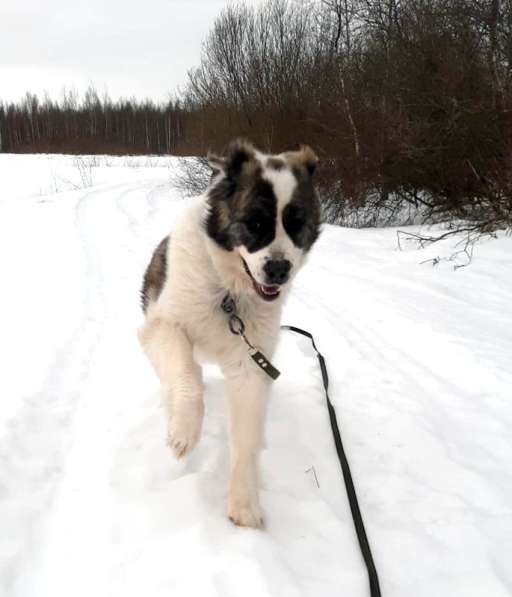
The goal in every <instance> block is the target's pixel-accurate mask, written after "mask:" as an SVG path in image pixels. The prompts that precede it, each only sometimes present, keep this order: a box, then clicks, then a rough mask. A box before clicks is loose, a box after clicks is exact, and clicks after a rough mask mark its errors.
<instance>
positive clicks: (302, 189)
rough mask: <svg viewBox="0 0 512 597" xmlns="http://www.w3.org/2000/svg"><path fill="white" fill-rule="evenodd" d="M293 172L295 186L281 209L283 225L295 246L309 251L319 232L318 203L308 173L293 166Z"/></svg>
mask: <svg viewBox="0 0 512 597" xmlns="http://www.w3.org/2000/svg"><path fill="white" fill-rule="evenodd" d="M293 174H294V175H295V178H296V179H297V187H296V188H295V190H294V192H293V195H292V198H291V200H290V202H289V203H288V204H287V205H286V206H285V208H284V210H283V226H284V229H285V230H286V233H287V234H288V236H289V237H290V238H291V239H292V241H293V244H294V245H295V246H296V247H299V248H301V249H304V250H305V251H309V249H310V248H311V246H312V245H313V243H314V242H315V241H316V239H317V238H318V235H319V233H320V204H319V201H318V197H317V195H316V192H315V189H314V187H313V182H312V180H311V176H310V175H309V173H308V174H306V173H305V172H303V171H301V170H299V169H297V168H294V169H293Z"/></svg>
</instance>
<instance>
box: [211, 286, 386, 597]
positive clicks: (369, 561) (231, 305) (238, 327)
mask: <svg viewBox="0 0 512 597" xmlns="http://www.w3.org/2000/svg"><path fill="white" fill-rule="evenodd" d="M221 309H222V310H223V311H224V313H225V314H226V315H227V317H228V325H229V329H230V331H231V333H232V334H235V335H237V336H240V338H241V339H242V340H243V341H244V342H245V344H246V346H247V348H248V352H249V355H250V356H251V358H252V360H253V361H254V362H255V363H256V365H257V366H258V367H259V368H260V369H261V370H262V371H264V372H265V373H266V374H267V375H268V376H269V377H270V378H271V379H273V380H276V379H277V378H278V377H279V375H280V372H279V371H278V370H277V369H276V368H275V367H274V366H273V365H272V363H271V362H270V361H269V360H268V359H267V357H266V356H265V355H264V354H263V353H261V352H260V351H259V350H258V349H257V348H256V347H254V346H253V345H252V344H251V342H250V341H249V340H248V338H247V336H246V335H245V324H244V322H243V321H242V319H240V317H239V316H238V314H237V308H236V302H235V300H234V299H233V297H232V296H231V295H230V294H229V293H228V294H226V296H225V297H224V299H223V300H222V304H221ZM281 329H282V330H289V331H290V332H295V333H296V334H300V335H301V336H305V337H306V338H309V339H310V340H311V344H312V345H313V348H314V350H315V352H316V356H317V358H318V363H319V365H320V371H321V372H322V381H323V384H324V390H325V400H326V402H327V410H328V411H329V419H330V421H331V429H332V435H333V438H334V445H335V447H336V452H337V454H338V460H339V461H340V466H341V470H342V472H343V479H344V480H345V489H346V491H347V497H348V502H349V504H350V511H351V512H352V520H353V522H354V527H355V530H356V534H357V540H358V541H359V547H360V549H361V554H362V556H363V559H364V563H365V564H366V569H367V571H368V580H369V583H370V596H371V597H381V593H380V586H379V577H378V575H377V569H376V567H375V563H374V561H373V556H372V552H371V549H370V544H369V542H368V537H367V536H366V530H365V528H364V523H363V517H362V516H361V510H360V508H359V502H358V501H357V494H356V490H355V487H354V482H353V480H352V474H351V472H350V467H349V464H348V460H347V456H346V454H345V449H344V448H343V442H342V441H341V434H340V429H339V427H338V420H337V418H336V411H335V410H334V406H333V405H332V402H331V399H330V398H329V375H328V374H327V365H326V364H325V359H324V357H323V355H322V354H321V352H320V351H319V350H318V348H317V347H316V344H315V339H314V338H313V335H312V334H310V333H309V332H306V331H305V330H302V329H300V328H297V327H295V326H293V325H282V326H281Z"/></svg>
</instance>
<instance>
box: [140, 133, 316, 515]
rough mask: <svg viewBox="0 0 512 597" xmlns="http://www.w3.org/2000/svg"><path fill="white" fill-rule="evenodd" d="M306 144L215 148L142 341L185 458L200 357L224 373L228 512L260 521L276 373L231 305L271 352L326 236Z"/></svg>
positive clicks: (157, 271) (161, 264) (156, 275)
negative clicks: (298, 279) (271, 150)
mask: <svg viewBox="0 0 512 597" xmlns="http://www.w3.org/2000/svg"><path fill="white" fill-rule="evenodd" d="M317 161H318V159H317V157H316V155H315V154H314V152H313V151H312V150H311V149H310V148H309V147H306V146H302V147H301V148H300V149H299V150H297V151H289V152H286V153H281V154H278V155H266V154H263V153H261V152H259V151H258V150H257V149H256V148H255V147H254V146H252V145H251V144H250V143H248V142H246V141H235V142H233V143H232V144H231V145H230V147H229V149H228V152H227V155H226V157H225V158H220V157H217V156H209V162H210V166H211V167H212V170H213V175H212V179H211V182H210V185H209V187H208V189H207V190H206V192H205V193H204V195H202V196H200V197H198V198H197V199H195V200H193V204H192V205H191V206H190V208H189V209H187V210H186V212H185V214H184V215H183V216H182V217H181V218H180V220H179V221H178V222H177V223H176V226H175V227H174V230H173V232H172V236H168V237H166V238H165V239H164V240H163V241H162V242H161V243H160V245H159V246H158V247H157V249H156V250H155V252H154V253H153V257H152V259H151V262H150V264H149V266H148V268H147V270H146V274H145V276H144V285H143V288H142V303H143V309H144V312H145V315H146V319H145V322H144V324H143V326H142V327H141V329H140V331H139V339H140V342H141V345H142V347H143V349H144V351H145V353H146V355H147V356H148V358H149V360H150V361H151V363H152V365H153V367H154V369H155V371H156V373H157V375H158V377H159V378H160V382H161V386H162V394H163V400H164V403H165V405H166V406H167V407H168V417H169V427H168V443H169V446H170V447H171V449H172V451H173V452H174V454H175V455H176V456H177V457H178V458H180V457H182V456H184V455H185V454H187V453H188V452H189V451H190V450H191V449H192V448H193V447H194V445H195V444H196V443H197V441H198V439H199V436H200V432H201V425H202V418H203V411H204V406H203V387H202V378H201V368H200V366H199V364H198V363H199V362H201V360H202V359H203V358H206V359H208V360H213V361H214V362H216V363H217V364H218V365H219V366H220V367H221V369H222V372H223V375H224V377H225V383H226V393H227V404H228V411H229V437H230V452H231V474H230V483H229V495H228V505H227V510H228V516H229V517H230V518H231V520H233V522H235V523H236V524H238V525H243V526H249V527H259V526H261V525H262V522H263V519H262V513H261V509H260V506H259V500H258V488H257V457H258V451H259V448H260V443H261V438H262V428H263V423H264V418H265V410H266V402H267V396H268V392H269V385H270V383H271V379H270V377H269V376H268V375H267V374H266V373H265V372H264V371H263V370H262V369H260V368H259V367H258V365H257V364H256V363H255V362H254V361H253V360H252V359H251V357H250V355H249V353H248V351H247V346H246V345H245V344H244V342H243V341H242V340H241V338H240V337H239V336H237V335H234V334H233V333H232V332H231V331H230V328H229V326H228V318H227V316H226V314H225V313H224V312H223V310H222V309H221V305H222V303H223V300H224V299H225V297H226V296H229V297H231V298H232V299H233V300H234V303H235V305H236V313H237V315H238V316H239V317H240V319H241V320H242V321H243V322H244V324H245V334H246V337H247V339H248V340H249V341H250V343H251V344H253V345H254V346H256V347H258V349H259V350H260V351H261V352H262V353H263V354H264V355H265V356H266V357H268V358H271V357H272V354H273V352H274V348H275V346H276V343H277V338H278V334H279V323H280V316H281V307H282V303H283V299H284V296H285V295H286V293H287V291H288V289H289V285H290V281H291V280H292V278H293V277H294V275H295V274H296V273H297V271H298V269H299V268H300V266H301V265H302V263H303V260H304V257H305V255H306V254H307V252H308V251H309V249H310V248H311V246H312V245H313V243H314V242H315V240H316V239H317V237H318V234H319V225H320V222H319V220H320V206H319V202H318V198H317V195H316V192H315V189H314V186H313V182H312V175H313V172H314V170H315V167H316V164H317Z"/></svg>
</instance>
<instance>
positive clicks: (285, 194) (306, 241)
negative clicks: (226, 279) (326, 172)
mask: <svg viewBox="0 0 512 597" xmlns="http://www.w3.org/2000/svg"><path fill="white" fill-rule="evenodd" d="M209 161H210V166H211V167H212V170H213V176H212V181H211V184H210V187H209V189H208V191H207V195H208V205H209V211H208V215H207V219H206V231H207V234H208V235H209V236H210V238H212V239H213V240H214V241H215V243H216V244H217V245H219V246H220V247H222V248H223V249H225V250H226V251H229V252H230V253H232V254H233V256H234V258H235V259H236V260H237V265H238V266H239V267H240V271H241V275H244V276H247V280H248V281H250V283H252V288H253V290H254V291H255V292H256V293H257V294H258V295H259V296H260V297H261V298H262V299H263V300H265V301H273V300H275V299H277V298H278V297H279V295H280V292H281V290H282V288H283V287H284V286H285V285H286V284H287V283H288V282H289V281H290V280H291V279H292V277H293V276H294V275H295V273H296V272H297V270H298V269H299V267H300V265H301V264H302V261H303V259H304V256H305V254H306V253H307V252H308V251H309V249H310V248H311V246H312V245H313V243H314V242H315V240H316V239H317V237H318V234H319V225H320V207H319V202H318V198H317V195H316V192H315V189H314V186H313V180H312V177H313V172H314V170H315V167H316V164H317V161H318V159H317V157H316V155H315V154H314V153H313V151H312V150H311V149H310V148H309V147H302V148H301V149H300V150H298V151H290V152H286V153H282V154H279V155H272V156H269V155H264V154H262V153H260V152H259V151H257V150H256V149H255V148H254V147H253V146H252V145H250V144H248V143H246V142H241V141H237V142H235V143H233V144H232V145H231V146H230V148H229V151H228V155H227V157H226V158H219V157H217V156H209ZM248 287H251V284H249V285H248Z"/></svg>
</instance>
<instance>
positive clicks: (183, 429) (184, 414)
mask: <svg viewBox="0 0 512 597" xmlns="http://www.w3.org/2000/svg"><path fill="white" fill-rule="evenodd" d="M202 422H203V403H202V402H200V403H199V402H198V403H194V404H191V405H188V406H187V408H180V409H177V410H176V412H174V413H173V414H172V415H171V417H170V419H169V425H168V429H167V445H168V446H169V448H171V450H172V452H173V454H174V455H175V456H176V458H183V457H184V456H186V455H187V454H188V453H189V452H190V451H191V450H192V449H193V448H194V446H195V445H196V444H197V442H198V441H199V437H200V435H201V425H202Z"/></svg>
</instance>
